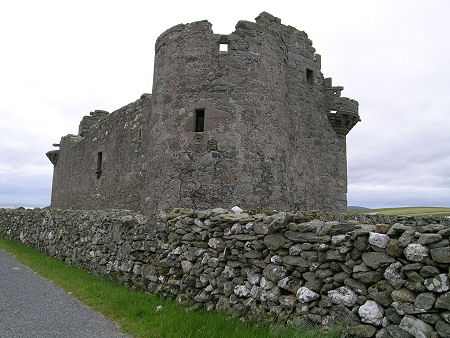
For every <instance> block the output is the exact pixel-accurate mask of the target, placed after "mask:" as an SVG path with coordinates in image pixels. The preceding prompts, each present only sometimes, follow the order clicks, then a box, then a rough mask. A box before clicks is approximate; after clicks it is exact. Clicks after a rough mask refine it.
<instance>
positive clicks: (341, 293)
mask: <svg viewBox="0 0 450 338" xmlns="http://www.w3.org/2000/svg"><path fill="white" fill-rule="evenodd" d="M328 298H330V300H331V301H332V302H333V303H335V304H343V305H345V306H353V305H355V303H356V301H357V299H358V296H357V295H356V293H355V292H354V291H353V290H352V289H350V288H348V287H346V286H341V287H340V288H337V289H335V290H330V291H328Z"/></svg>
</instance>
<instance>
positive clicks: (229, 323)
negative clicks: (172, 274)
mask: <svg viewBox="0 0 450 338" xmlns="http://www.w3.org/2000/svg"><path fill="white" fill-rule="evenodd" d="M0 249H2V250H4V251H6V252H8V253H10V254H11V255H13V256H14V257H15V258H16V259H17V260H18V261H20V262H21V263H23V264H25V265H27V266H28V267H30V268H31V269H32V270H33V271H35V272H36V273H38V274H39V275H41V276H43V277H44V278H46V279H48V280H50V281H52V282H53V283H54V284H56V285H58V286H59V287H61V288H62V289H63V290H65V291H66V292H70V293H71V295H72V296H73V297H75V298H76V299H78V300H79V301H81V302H82V303H84V304H86V305H87V306H89V307H91V308H93V309H94V310H96V311H98V312H101V313H103V314H104V315H105V316H107V317H109V318H111V319H112V320H114V321H115V322H117V323H118V324H119V325H120V327H121V329H122V331H123V332H125V333H127V334H130V335H132V336H135V337H340V335H341V331H340V330H339V329H338V328H336V329H334V330H333V331H331V332H329V333H328V334H325V333H323V332H321V331H320V330H319V329H318V328H317V327H304V328H302V329H295V328H286V327H282V326H276V325H264V326H262V325H261V324H260V325H256V324H255V323H243V322H241V321H239V320H238V319H232V318H230V317H228V316H226V315H224V314H219V313H215V312H206V311H186V308H184V307H182V306H181V305H179V304H178V303H177V302H175V301H174V300H172V299H167V298H166V299H163V298H161V297H159V296H158V295H155V294H149V293H143V292H138V291H134V290H130V289H127V288H125V287H123V286H121V285H120V284H118V283H116V282H113V281H110V280H106V279H101V278H98V277H96V276H93V275H91V274H89V273H87V272H86V271H84V270H82V269H77V268H73V267H70V266H68V265H66V264H64V263H63V262H61V261H59V260H57V259H55V258H52V257H48V256H45V255H43V254H41V253H40V252H38V251H37V250H34V249H31V248H29V247H27V246H25V245H23V244H22V243H19V242H15V241H10V240H6V239H3V238H1V237H0ZM157 306H162V310H160V311H156V307H157Z"/></svg>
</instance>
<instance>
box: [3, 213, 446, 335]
mask: <svg viewBox="0 0 450 338" xmlns="http://www.w3.org/2000/svg"><path fill="white" fill-rule="evenodd" d="M155 215H156V216H155ZM155 215H154V216H152V215H150V216H142V215H139V214H135V213H131V212H126V211H68V210H39V209H35V210H7V209H0V236H2V237H6V238H10V239H15V240H20V241H22V242H23V243H25V244H26V245H29V246H32V247H35V248H37V249H39V250H40V251H42V252H45V253H47V254H50V255H52V256H55V257H57V258H59V259H61V260H63V261H65V262H66V263H68V264H71V265H74V266H80V267H83V268H85V269H87V270H89V271H91V272H93V273H95V274H97V275H100V276H104V277H107V278H110V279H113V280H117V281H119V282H121V283H123V284H125V285H127V286H130V287H133V288H137V289H140V290H144V291H151V292H159V293H161V294H171V295H173V296H174V297H176V299H177V301H178V302H180V303H182V304H184V305H187V306H191V305H192V306H193V307H194V308H203V309H206V310H208V311H212V310H217V311H224V312H227V313H230V314H232V315H233V316H237V317H242V318H251V319H258V320H264V321H267V320H270V319H272V320H276V321H279V322H282V323H290V324H292V325H301V324H302V323H304V322H305V321H310V322H311V321H312V322H314V323H317V324H321V325H324V326H329V325H332V324H333V323H337V322H344V323H346V324H347V325H348V328H349V330H348V332H349V333H351V334H354V335H356V336H360V337H373V336H375V337H391V336H392V337H409V334H412V335H414V336H416V337H439V336H438V334H439V335H440V336H441V337H447V336H448V328H449V327H450V326H449V324H450V291H449V277H450V276H449V274H450V273H449V263H448V261H449V258H450V251H449V235H450V231H449V229H450V219H449V218H446V217H424V218H415V217H398V216H383V215H378V216H377V215H374V216H358V215H348V214H339V213H326V214H325V213H316V212H280V213H276V214H273V215H266V214H249V213H245V212H244V213H241V214H235V213H233V212H231V211H229V210H225V209H221V208H216V209H211V210H202V211H198V210H197V211H196V210H192V209H174V210H172V211H170V212H163V211H161V212H156V213H155ZM406 231H413V232H414V236H413V238H412V239H411V242H410V243H409V245H412V246H410V248H416V249H417V248H419V251H418V252H419V253H420V252H421V251H423V250H422V249H420V247H416V246H415V245H421V246H422V245H423V246H424V247H425V248H427V249H428V250H430V251H431V252H438V254H434V255H433V254H431V256H427V257H426V258H424V259H422V258H420V259H417V257H422V256H421V255H419V256H417V255H414V254H413V255H411V253H410V252H409V251H406V250H405V251H406V253H405V252H404V251H400V252H395V251H394V253H395V255H391V254H390V251H389V250H388V249H387V248H383V246H384V245H381V246H380V245H379V243H380V242H379V241H374V240H373V239H372V240H370V239H369V238H371V237H372V238H374V234H380V235H382V234H383V235H386V236H387V237H388V238H389V243H393V242H396V241H398V239H399V237H401V236H402V235H403V234H404V233H405V232H406ZM429 233H433V234H436V235H438V236H434V237H439V236H440V238H441V240H440V241H438V242H433V243H424V241H423V235H424V234H429ZM375 237H376V236H375ZM425 237H430V236H425ZM419 242H422V244H419ZM433 250H434V251H433ZM436 258H438V259H436Z"/></svg>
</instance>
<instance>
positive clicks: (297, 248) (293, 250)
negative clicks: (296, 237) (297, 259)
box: [289, 244, 303, 256]
mask: <svg viewBox="0 0 450 338" xmlns="http://www.w3.org/2000/svg"><path fill="white" fill-rule="evenodd" d="M302 251H303V250H302V246H301V244H295V245H293V246H291V247H290V248H289V255H291V256H298V255H300V253H301V252H302Z"/></svg>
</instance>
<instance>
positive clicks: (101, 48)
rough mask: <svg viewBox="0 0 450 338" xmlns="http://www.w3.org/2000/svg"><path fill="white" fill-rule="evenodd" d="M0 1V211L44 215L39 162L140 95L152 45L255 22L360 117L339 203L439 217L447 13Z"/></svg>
mask: <svg viewBox="0 0 450 338" xmlns="http://www.w3.org/2000/svg"><path fill="white" fill-rule="evenodd" d="M155 3H156V2H153V1H126V2H125V1H95V0H90V1H48V0H41V1H21V0H17V1H3V2H1V3H0V32H1V33H0V41H1V45H0V46H1V53H0V93H1V94H0V95H1V96H0V97H1V99H0V142H1V148H0V205H8V204H16V205H25V204H28V205H39V206H45V205H48V204H49V201H50V192H51V178H52V170H53V168H52V165H51V163H50V162H49V161H48V160H47V158H46V157H45V152H46V151H48V150H50V149H52V146H51V145H52V143H57V142H59V139H60V137H61V136H62V135H66V134H69V133H73V134H76V133H77V128H78V123H79V121H80V120H81V118H82V117H83V115H86V114H88V113H89V112H90V111H92V110H94V109H104V110H108V111H113V110H115V109H118V108H120V107H121V106H123V105H125V104H127V103H129V102H132V101H134V100H136V99H137V98H138V97H139V96H140V95H141V94H142V93H144V92H151V87H152V72H153V56H154V43H155V41H156V38H157V37H158V36H159V35H160V34H161V33H162V32H163V31H165V30H166V29H168V28H170V27H172V26H174V25H176V24H178V23H188V22H193V21H198V20H203V19H208V20H209V21H210V22H211V23H212V24H213V30H214V32H216V33H223V34H229V33H230V32H232V31H233V30H234V26H235V24H236V23H237V21H238V20H253V19H254V18H255V17H256V16H257V15H258V14H259V13H260V12H262V11H267V12H269V13H271V14H273V15H275V16H277V17H279V18H281V20H282V23H284V24H288V25H291V26H294V27H296V28H298V29H300V30H304V31H305V32H306V33H307V34H308V35H309V37H310V38H311V39H312V40H313V45H314V47H315V48H316V50H317V52H318V53H319V54H321V55H322V72H323V73H324V75H325V76H326V77H330V76H331V77H332V78H333V84H334V85H342V86H344V87H345V89H344V91H343V95H344V96H348V97H351V98H354V99H356V100H358V101H359V103H360V115H361V119H362V122H361V123H359V124H358V125H357V126H356V127H355V128H354V129H353V130H352V131H351V132H350V134H349V136H348V137H347V149H348V175H349V193H348V202H349V204H353V205H362V206H369V207H388V206H407V205H411V206H414V205H433V206H450V132H449V130H450V95H449V87H450V86H449V78H450V62H449V60H450V44H449V43H448V37H447V34H448V33H449V32H450V20H448V15H449V13H450V2H448V1H436V0H430V1H426V2H425V1H362V0H359V1H339V2H338V1H262V0H260V1H226V2H220V5H219V2H215V1H194V0H193V1H170V2H169V1H168V2H160V4H158V5H154V4H155Z"/></svg>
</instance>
